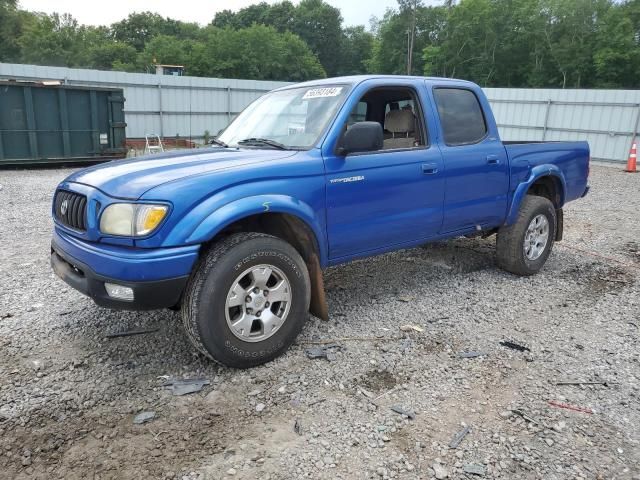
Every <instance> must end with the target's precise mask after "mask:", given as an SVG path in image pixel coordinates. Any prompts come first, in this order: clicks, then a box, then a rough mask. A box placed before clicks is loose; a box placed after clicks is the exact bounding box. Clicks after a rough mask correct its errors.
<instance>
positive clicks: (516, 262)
mask: <svg viewBox="0 0 640 480" xmlns="http://www.w3.org/2000/svg"><path fill="white" fill-rule="evenodd" d="M556 222H557V220H556V210H555V208H554V206H553V203H551V201H550V200H549V199H547V198H544V197H538V196H534V195H527V196H526V197H525V198H524V200H523V201H522V205H521V206H520V211H519V212H518V219H517V221H516V223H514V224H513V225H509V226H505V227H501V228H500V230H498V239H497V241H496V257H497V260H498V266H499V267H500V268H502V269H503V270H506V271H508V272H511V273H515V274H516V275H533V274H534V273H538V271H540V269H541V268H542V266H543V265H544V264H545V262H546V261H547V258H548V257H549V254H550V253H551V249H552V248H553V241H554V239H555V236H556V225H557V223H556Z"/></svg>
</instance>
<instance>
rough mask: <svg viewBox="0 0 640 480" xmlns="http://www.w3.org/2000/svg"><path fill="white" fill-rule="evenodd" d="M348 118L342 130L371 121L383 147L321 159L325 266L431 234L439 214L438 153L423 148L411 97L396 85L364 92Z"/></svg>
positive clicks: (418, 110) (420, 115)
mask: <svg viewBox="0 0 640 480" xmlns="http://www.w3.org/2000/svg"><path fill="white" fill-rule="evenodd" d="M356 98H360V97H357V96H356ZM349 111H351V117H350V120H347V121H346V123H347V125H348V124H349V123H353V122H354V121H361V120H364V119H366V120H368V121H378V122H380V123H381V124H383V125H384V127H385V141H384V147H383V148H382V149H381V150H378V151H374V152H363V153H356V154H349V155H347V156H338V155H335V154H333V153H330V154H328V155H326V154H325V168H326V196H327V201H326V205H327V230H328V241H329V256H330V259H331V260H338V261H339V259H342V258H345V257H350V256H358V255H362V254H367V253H368V252H374V251H376V250H384V249H385V248H389V247H392V246H394V245H400V244H403V243H410V242H412V241H416V240H419V239H423V238H427V237H430V236H433V235H436V234H437V232H438V231H439V229H440V226H441V224H442V215H443V213H442V205H443V196H444V180H443V163H442V156H441V153H440V150H439V149H438V148H437V147H436V146H434V145H429V143H428V138H427V134H426V132H427V129H426V128H425V125H426V121H425V116H424V109H423V108H422V107H421V103H420V101H419V97H418V92H417V91H415V90H414V89H413V88H408V87H402V86H398V87H397V88H389V87H385V88H382V89H370V90H368V91H366V90H365V91H364V92H363V96H362V97H361V100H360V101H359V102H358V103H357V104H356V105H354V106H353V109H352V110H349ZM392 111H393V113H390V112H392ZM397 112H400V113H397ZM410 115H413V117H414V118H415V123H414V124H413V123H412V121H411V117H410ZM392 119H393V120H392ZM412 124H413V125H414V126H413V127H411V125H412ZM338 125H340V124H338ZM341 125H342V127H338V128H344V127H345V120H344V119H342V123H341ZM404 129H406V130H407V131H403V130H404Z"/></svg>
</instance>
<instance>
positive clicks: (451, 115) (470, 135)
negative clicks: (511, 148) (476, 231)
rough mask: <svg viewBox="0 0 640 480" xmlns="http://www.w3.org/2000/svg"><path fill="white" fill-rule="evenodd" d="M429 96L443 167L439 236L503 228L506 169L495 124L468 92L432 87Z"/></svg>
mask: <svg viewBox="0 0 640 480" xmlns="http://www.w3.org/2000/svg"><path fill="white" fill-rule="evenodd" d="M433 97H434V101H435V105H436V108H437V111H438V116H439V119H440V122H439V124H440V135H439V144H440V150H441V151H442V158H443V161H444V169H445V175H444V176H445V199H444V219H443V222H442V228H441V233H448V232H455V231H457V230H468V229H469V228H473V227H476V228H477V227H478V226H480V227H483V228H486V227H492V226H497V225H499V224H501V223H502V221H503V220H504V217H505V215H506V211H507V203H508V202H507V194H508V189H509V165H508V160H507V155H506V151H505V149H504V146H503V145H502V142H501V141H500V138H499V137H498V134H497V132H496V131H492V130H495V125H494V124H493V121H492V123H491V124H490V123H489V122H488V121H487V118H486V116H485V114H484V110H483V105H482V102H481V101H480V99H479V97H478V95H477V94H476V92H474V91H473V90H472V89H471V88H462V87H450V86H436V87H434V88H433ZM484 107H485V108H489V107H488V105H484Z"/></svg>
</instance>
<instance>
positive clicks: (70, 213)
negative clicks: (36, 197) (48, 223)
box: [54, 190, 87, 232]
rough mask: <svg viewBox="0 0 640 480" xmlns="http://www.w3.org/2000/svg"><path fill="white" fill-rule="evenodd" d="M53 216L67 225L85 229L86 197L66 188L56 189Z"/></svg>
mask: <svg viewBox="0 0 640 480" xmlns="http://www.w3.org/2000/svg"><path fill="white" fill-rule="evenodd" d="M54 212H55V216H56V218H57V219H58V221H60V222H61V223H63V224H64V225H66V226H67V227H71V228H75V229H76V230H81V231H83V232H84V231H86V230H87V220H86V219H87V197H85V196H84V195H80V194H79V193H73V192H69V191H67V190H58V192H57V193H56V198H55V200H54Z"/></svg>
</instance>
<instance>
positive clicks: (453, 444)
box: [449, 425, 471, 448]
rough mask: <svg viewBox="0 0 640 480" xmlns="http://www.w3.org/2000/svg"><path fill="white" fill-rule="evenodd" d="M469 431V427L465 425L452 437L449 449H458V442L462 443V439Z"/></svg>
mask: <svg viewBox="0 0 640 480" xmlns="http://www.w3.org/2000/svg"><path fill="white" fill-rule="evenodd" d="M470 431H471V426H470V425H467V426H466V427H464V428H463V429H462V430H460V431H459V432H458V433H456V435H455V437H453V439H452V440H451V442H450V443H449V448H458V445H460V442H462V439H463V438H464V437H466V436H467V433H469V432H470Z"/></svg>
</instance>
